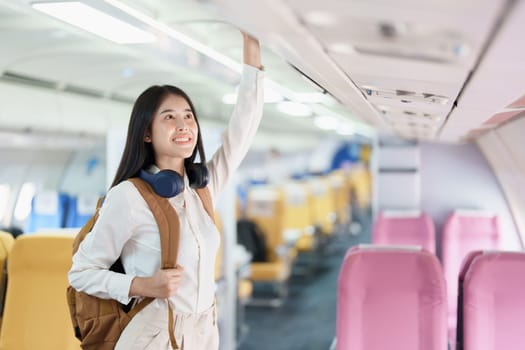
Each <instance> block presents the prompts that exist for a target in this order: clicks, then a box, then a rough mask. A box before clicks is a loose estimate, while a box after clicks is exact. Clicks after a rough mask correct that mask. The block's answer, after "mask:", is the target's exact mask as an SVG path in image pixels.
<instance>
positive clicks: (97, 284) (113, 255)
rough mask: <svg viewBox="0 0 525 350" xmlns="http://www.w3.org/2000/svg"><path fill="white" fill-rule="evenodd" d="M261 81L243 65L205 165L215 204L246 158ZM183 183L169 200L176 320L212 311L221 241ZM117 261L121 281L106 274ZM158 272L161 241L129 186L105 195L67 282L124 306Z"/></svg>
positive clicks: (144, 205)
mask: <svg viewBox="0 0 525 350" xmlns="http://www.w3.org/2000/svg"><path fill="white" fill-rule="evenodd" d="M263 76H264V73H263V72H262V71H260V70H258V69H257V68H254V67H252V66H249V65H244V67H243V74H242V78H241V83H240V87H239V95H238V101H237V104H236V106H235V108H234V111H233V115H232V117H231V119H230V123H229V125H228V128H227V129H226V130H225V131H224V132H223V134H222V145H221V147H220V148H219V149H218V150H217V152H216V153H215V154H214V155H213V157H212V159H211V160H210V161H209V162H208V170H209V173H210V182H209V184H208V188H209V190H210V193H211V197H212V200H213V203H214V204H215V202H216V199H217V196H218V194H219V193H220V191H221V190H222V189H223V188H224V186H225V185H226V183H227V181H228V179H229V178H230V176H231V175H232V173H233V172H234V171H235V170H236V169H237V168H238V167H239V165H240V163H241V161H242V159H243V158H244V156H245V155H246V153H247V152H248V149H249V148H250V145H251V143H252V140H253V138H254V136H255V133H256V131H257V128H258V126H259V123H260V121H261V117H262V111H263V103H264V101H263ZM184 181H185V185H186V186H185V189H184V191H183V192H182V193H180V194H179V195H177V196H175V197H172V198H170V199H169V202H170V203H171V204H172V205H173V207H174V208H175V210H176V211H177V214H178V216H179V220H180V242H179V253H178V259H177V263H178V264H179V265H181V266H183V267H184V271H183V275H182V282H181V286H180V288H179V289H178V290H177V293H176V295H175V296H173V297H171V298H170V300H171V302H172V304H173V305H174V308H175V310H177V312H181V313H195V312H202V311H205V310H206V309H208V308H209V307H210V306H211V305H212V304H213V300H214V297H215V289H216V286H215V278H214V275H215V258H216V255H217V250H218V247H219V241H220V236H219V233H218V231H217V228H216V227H215V225H214V223H213V221H212V219H211V218H210V217H209V215H208V214H207V213H206V211H205V210H204V207H203V206H202V202H201V201H200V199H199V196H198V195H197V193H196V192H195V191H194V190H193V189H191V188H190V187H189V184H188V179H187V177H186V176H185V178H184ZM184 204H185V205H184ZM119 256H120V257H121V259H122V263H123V265H124V269H125V271H126V274H120V273H115V272H112V271H109V270H108V268H109V267H110V266H111V265H112V264H113V262H115V260H117V258H118V257H119ZM159 268H160V235H159V230H158V227H157V224H156V222H155V218H154V217H153V214H152V213H151V211H150V210H149V208H148V205H147V203H146V202H145V200H144V199H143V198H142V196H141V195H140V193H139V192H138V190H137V189H136V188H135V186H134V185H133V184H132V183H131V182H129V181H124V182H122V183H120V184H118V185H117V186H115V187H113V188H111V189H110V190H109V191H108V193H107V196H106V199H105V201H104V205H103V206H102V208H101V209H100V216H99V218H98V220H97V222H96V223H95V226H94V227H93V230H92V231H91V232H90V233H89V234H88V235H87V236H86V238H85V239H84V240H83V241H82V243H81V244H80V247H79V249H78V251H77V253H76V254H75V255H74V256H73V265H72V267H71V270H70V271H69V274H68V277H69V282H70V284H71V286H73V287H74V288H75V289H77V290H79V291H83V292H85V293H88V294H91V295H95V296H97V297H100V298H108V299H116V300H118V301H119V302H121V303H123V304H127V303H128V302H129V301H130V298H129V290H130V286H131V282H132V280H133V278H134V277H135V276H141V277H149V276H152V275H153V274H154V273H155V272H156V271H157V270H158V269H159ZM157 304H158V306H159V307H160V305H162V303H159V302H157ZM163 304H164V305H165V302H164V303H163Z"/></svg>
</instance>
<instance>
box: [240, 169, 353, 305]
mask: <svg viewBox="0 0 525 350" xmlns="http://www.w3.org/2000/svg"><path fill="white" fill-rule="evenodd" d="M350 174H351V173H347V172H344V171H336V172H333V173H331V174H329V175H325V176H318V177H313V178H308V179H303V180H295V181H293V182H292V181H290V182H288V183H286V184H282V185H278V186H276V185H257V186H253V187H251V188H249V190H248V191H247V201H246V209H245V211H244V213H241V214H240V216H241V217H242V218H243V219H246V220H249V222H251V223H254V224H255V225H256V227H258V228H259V229H260V231H261V232H262V235H264V241H265V244H266V254H265V255H266V261H254V262H253V263H252V264H251V276H250V279H251V280H252V281H253V282H255V283H257V284H273V286H274V290H275V291H276V294H275V298H266V300H261V299H259V300H255V299H254V300H252V304H259V305H264V304H266V305H271V306H280V305H282V303H283V302H284V299H285V297H286V294H287V283H288V279H289V277H290V275H291V273H292V270H293V269H295V270H297V269H298V265H299V264H302V265H303V266H301V268H303V270H305V271H306V270H307V269H313V268H315V265H317V264H319V261H320V259H319V252H320V250H321V249H322V247H323V246H326V244H327V243H328V240H329V239H330V238H331V236H332V235H333V233H334V232H335V231H337V228H338V227H343V226H345V225H348V223H349V221H350V212H351V209H350V204H351V191H352V177H351V175H350ZM241 223H245V224H246V222H245V221H241ZM242 231H243V230H239V234H242V233H243V232H242ZM239 238H240V240H241V241H246V239H245V238H244V237H239ZM241 243H242V242H241ZM257 260H259V259H257ZM305 273H309V271H307V272H305Z"/></svg>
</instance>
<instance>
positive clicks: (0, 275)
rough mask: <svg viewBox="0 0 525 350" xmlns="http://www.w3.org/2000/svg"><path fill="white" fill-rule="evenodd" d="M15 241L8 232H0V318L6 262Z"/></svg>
mask: <svg viewBox="0 0 525 350" xmlns="http://www.w3.org/2000/svg"><path fill="white" fill-rule="evenodd" d="M14 243H15V239H14V238H13V235H12V234H11V233H9V232H4V231H0V317H1V315H2V314H3V310H4V296H5V290H4V289H5V288H6V282H7V273H6V271H5V268H6V265H5V263H6V260H7V258H8V257H9V254H10V253H11V249H12V248H13V244H14Z"/></svg>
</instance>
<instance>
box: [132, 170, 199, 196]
mask: <svg viewBox="0 0 525 350" xmlns="http://www.w3.org/2000/svg"><path fill="white" fill-rule="evenodd" d="M186 173H187V175H188V180H189V183H190V187H191V188H204V187H206V185H208V181H209V174H208V168H207V167H206V165H204V164H201V163H194V164H191V165H189V166H187V167H186ZM139 177H140V178H141V179H142V180H144V181H146V182H147V183H148V184H149V185H150V186H151V188H152V189H153V191H155V193H156V194H158V195H159V196H161V197H164V198H171V197H175V196H176V195H178V194H179V193H181V192H182V191H184V178H183V177H182V176H181V175H180V174H179V173H178V172H176V171H174V170H170V169H164V170H161V171H159V172H158V173H156V174H152V173H150V172H148V171H146V170H144V169H140V173H139Z"/></svg>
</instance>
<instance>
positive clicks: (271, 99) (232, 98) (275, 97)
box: [222, 84, 284, 105]
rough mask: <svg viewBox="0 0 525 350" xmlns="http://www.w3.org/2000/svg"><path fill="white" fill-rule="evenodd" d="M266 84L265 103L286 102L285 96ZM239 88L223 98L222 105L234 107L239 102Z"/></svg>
mask: <svg viewBox="0 0 525 350" xmlns="http://www.w3.org/2000/svg"><path fill="white" fill-rule="evenodd" d="M266 85H268V84H265V87H264V103H278V102H281V101H282V100H284V97H283V95H281V94H280V93H278V92H277V91H275V90H274V89H272V88H269V87H267V86H266ZM238 90H239V87H238V86H237V87H236V88H235V92H233V93H228V94H226V95H224V96H223V97H222V103H224V104H227V105H234V104H235V103H236V102H237V93H238Z"/></svg>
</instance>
